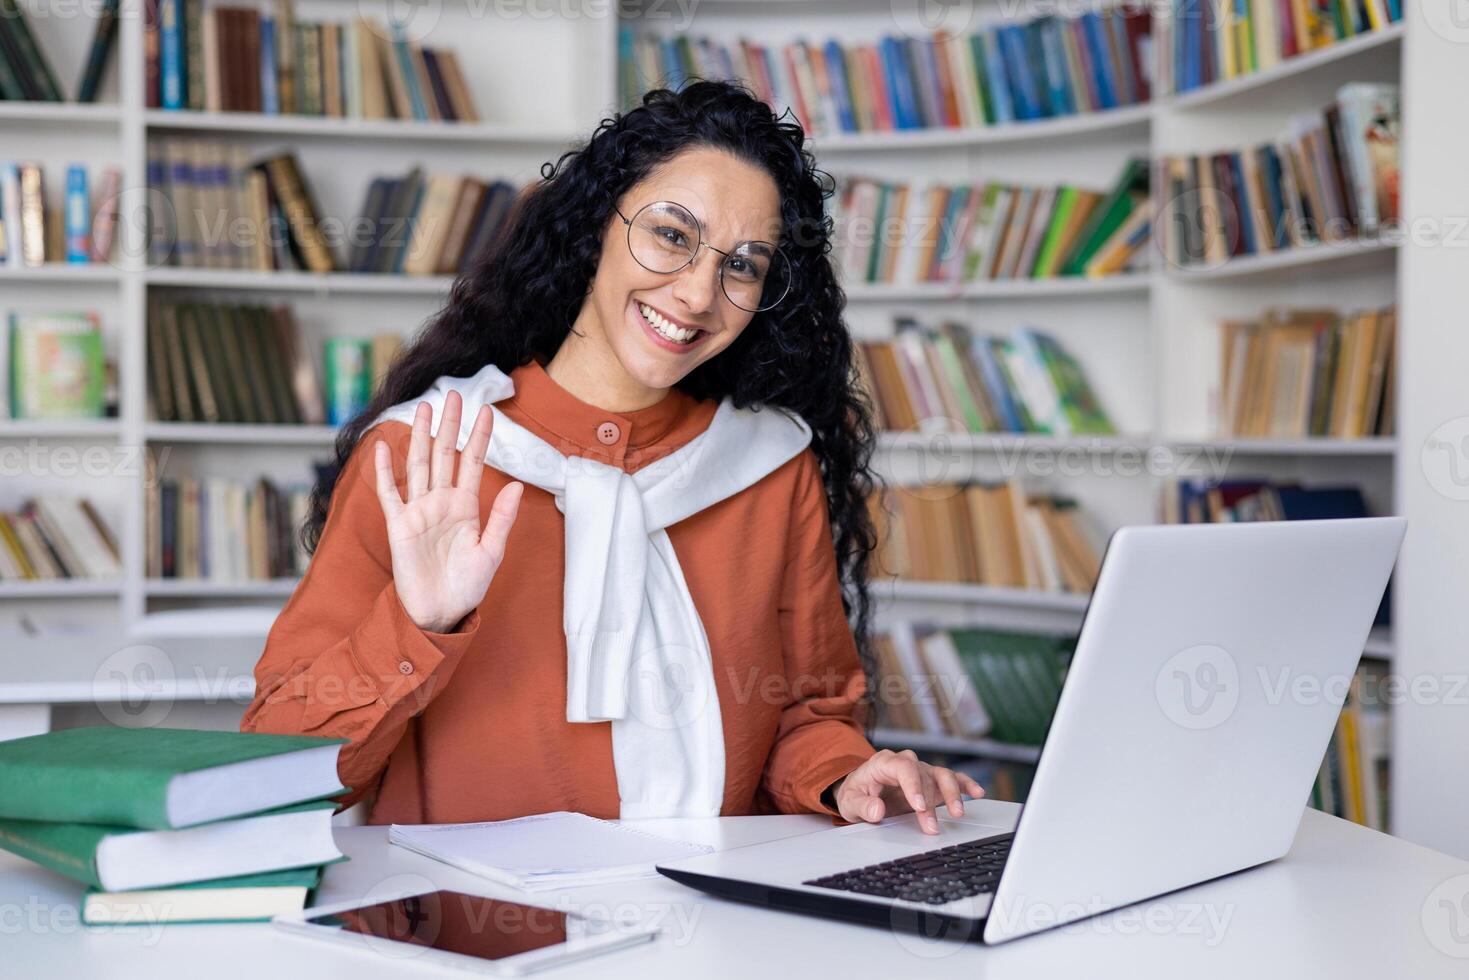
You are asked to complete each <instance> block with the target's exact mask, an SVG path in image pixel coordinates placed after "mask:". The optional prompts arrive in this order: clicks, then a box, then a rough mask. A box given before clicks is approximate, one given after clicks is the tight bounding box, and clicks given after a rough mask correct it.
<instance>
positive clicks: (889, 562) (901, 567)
mask: <svg viewBox="0 0 1469 980" xmlns="http://www.w3.org/2000/svg"><path fill="white" fill-rule="evenodd" d="M868 511H869V513H870V514H871V515H872V520H873V524H874V526H875V527H876V528H877V531H878V547H877V550H876V551H874V552H873V553H872V556H871V558H870V563H871V564H870V568H871V570H872V576H873V578H880V577H884V576H886V577H896V578H899V579H913V580H919V581H938V582H970V583H975V584H978V585H986V586H994V587H998V588H1014V589H1033V590H1039V591H1045V592H1074V593H1090V592H1091V590H1092V585H1093V584H1094V583H1095V582H1096V580H1097V573H1098V572H1099V571H1100V570H1101V555H1100V553H1099V552H1098V550H1097V548H1096V546H1095V545H1094V544H1093V543H1092V535H1091V531H1090V529H1089V527H1088V526H1087V524H1088V522H1087V521H1086V520H1085V519H1084V518H1083V517H1082V514H1081V511H1080V509H1079V508H1078V507H1077V505H1076V502H1075V501H1074V500H1070V499H1067V498H1063V497H1047V496H1040V495H1035V496H1032V495H1028V494H1027V493H1026V492H1025V489H1024V488H1023V487H1021V486H1020V484H1019V481H1017V480H1014V479H1011V480H1009V481H1007V482H1004V483H997V484H994V485H986V484H983V483H932V484H927V485H925V486H923V487H922V488H910V487H885V488H883V489H882V490H880V491H878V492H876V493H874V494H873V495H872V496H871V497H870V498H869V500H868Z"/></svg>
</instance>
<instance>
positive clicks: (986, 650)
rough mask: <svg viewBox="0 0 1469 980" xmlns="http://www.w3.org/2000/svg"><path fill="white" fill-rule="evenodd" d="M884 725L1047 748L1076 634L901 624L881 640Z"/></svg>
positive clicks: (879, 689) (880, 716) (893, 625)
mask: <svg viewBox="0 0 1469 980" xmlns="http://www.w3.org/2000/svg"><path fill="white" fill-rule="evenodd" d="M873 646H874V650H875V652H876V655H877V669H878V675H879V677H878V682H877V699H876V700H877V724H878V725H879V726H880V727H882V728H886V729H892V730H896V731H908V732H922V733H924V734H926V735H941V736H953V737H956V738H984V737H988V738H993V739H994V740H995V741H997V742H1006V743H1012V744H1019V745H1039V744H1040V743H1041V741H1042V740H1043V739H1044V737H1045V733H1046V728H1047V727H1048V726H1049V725H1050V722H1051V715H1052V713H1054V712H1055V710H1056V703H1057V701H1058V699H1059V698H1060V694H1061V682H1062V680H1063V679H1064V676H1065V671H1066V664H1067V661H1068V660H1069V659H1070V656H1071V653H1072V650H1073V641H1072V639H1071V638H1070V637H1065V636H1053V635H1048V634H1044V633H1021V632H1013V631H1005V630H989V629H974V628H964V629H956V628H946V627H939V626H934V625H931V624H927V623H917V622H912V621H909V620H895V621H893V622H892V623H890V624H888V626H887V627H886V628H885V629H884V630H882V631H881V632H879V633H878V634H877V635H876V636H875V637H874V644H873Z"/></svg>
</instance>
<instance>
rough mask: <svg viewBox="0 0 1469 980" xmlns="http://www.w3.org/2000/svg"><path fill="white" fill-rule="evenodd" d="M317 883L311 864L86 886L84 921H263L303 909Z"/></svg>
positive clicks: (318, 869)
mask: <svg viewBox="0 0 1469 980" xmlns="http://www.w3.org/2000/svg"><path fill="white" fill-rule="evenodd" d="M342 860H346V858H345V857H343V858H342ZM320 883H321V865H315V866H313V867H309V868H287V869H286V870H284V871H267V872H265V873H263V874H254V875H236V876H234V877H231V878H214V879H212V880H210V881H195V882H191V883H189V884H187V885H171V886H168V887H164V888H144V889H138V890H135V891H116V892H108V891H102V890H100V889H98V888H90V887H89V888H88V889H87V892H86V894H85V895H84V896H82V922H83V923H84V924H86V925H89V926H96V925H153V924H155V923H164V922H168V923H179V922H197V923H203V922H267V921H269V920H270V919H272V918H274V917H275V916H277V915H285V914H287V913H290V912H299V911H301V910H302V909H304V908H305V907H306V902H307V901H308V899H309V898H310V897H311V893H312V891H314V890H315V889H316V886H317V885H318V884H320Z"/></svg>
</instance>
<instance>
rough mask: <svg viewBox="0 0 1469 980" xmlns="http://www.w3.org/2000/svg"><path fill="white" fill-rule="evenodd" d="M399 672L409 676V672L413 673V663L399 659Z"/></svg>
mask: <svg viewBox="0 0 1469 980" xmlns="http://www.w3.org/2000/svg"><path fill="white" fill-rule="evenodd" d="M398 673H400V674H402V675H403V676H405V677H406V676H408V675H409V674H411V673H413V665H412V664H410V663H409V662H408V661H406V660H400V661H398Z"/></svg>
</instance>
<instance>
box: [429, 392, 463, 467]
mask: <svg viewBox="0 0 1469 980" xmlns="http://www.w3.org/2000/svg"><path fill="white" fill-rule="evenodd" d="M463 407H464V399H462V398H460V397H459V392H457V391H450V392H449V394H448V395H446V396H445V397H444V413H443V415H441V416H440V417H439V431H438V434H437V435H435V436H434V451H433V471H432V473H431V474H430V476H429V481H428V485H429V486H430V487H431V488H434V489H437V488H439V487H452V486H453V485H454V458H455V457H456V456H457V455H458V454H459V416H460V413H461V411H462V410H463Z"/></svg>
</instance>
